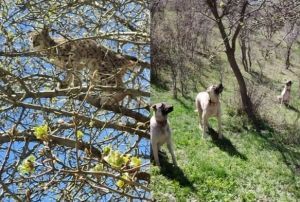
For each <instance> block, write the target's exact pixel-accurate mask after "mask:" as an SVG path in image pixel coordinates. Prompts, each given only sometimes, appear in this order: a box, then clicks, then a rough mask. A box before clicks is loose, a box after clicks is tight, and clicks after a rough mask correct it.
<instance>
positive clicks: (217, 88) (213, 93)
mask: <svg viewBox="0 0 300 202" xmlns="http://www.w3.org/2000/svg"><path fill="white" fill-rule="evenodd" d="M223 89H224V86H223V85H222V83H220V84H218V85H212V86H210V87H208V88H207V90H206V92H208V94H209V97H210V101H211V102H218V100H219V95H220V94H221V93H222V91H223Z"/></svg>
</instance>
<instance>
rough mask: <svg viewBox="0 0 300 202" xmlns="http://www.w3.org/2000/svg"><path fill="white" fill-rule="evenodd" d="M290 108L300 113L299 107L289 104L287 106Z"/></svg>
mask: <svg viewBox="0 0 300 202" xmlns="http://www.w3.org/2000/svg"><path fill="white" fill-rule="evenodd" d="M286 107H287V108H288V109H289V110H292V111H294V112H296V113H300V110H299V109H297V108H295V107H293V106H292V105H288V106H286Z"/></svg>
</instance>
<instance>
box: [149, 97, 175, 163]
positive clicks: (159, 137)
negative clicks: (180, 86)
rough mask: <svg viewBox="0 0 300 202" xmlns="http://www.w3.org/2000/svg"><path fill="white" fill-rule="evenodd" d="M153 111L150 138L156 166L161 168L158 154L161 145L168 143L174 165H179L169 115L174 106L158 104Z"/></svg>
mask: <svg viewBox="0 0 300 202" xmlns="http://www.w3.org/2000/svg"><path fill="white" fill-rule="evenodd" d="M152 109H153V110H154V115H153V116H152V117H151V119H150V137H151V145H152V152H153V156H154V160H155V164H156V165H157V166H160V163H159V158H158V152H159V151H160V147H161V145H163V144H165V143H167V146H168V150H169V152H170V153H171V156H172V160H173V163H174V164H175V165H177V163H176V159H175V155H174V150H173V144H172V139H171V129H170V126H169V123H168V114H169V113H170V112H172V111H173V106H172V105H168V104H166V103H158V104H155V105H153V106H152Z"/></svg>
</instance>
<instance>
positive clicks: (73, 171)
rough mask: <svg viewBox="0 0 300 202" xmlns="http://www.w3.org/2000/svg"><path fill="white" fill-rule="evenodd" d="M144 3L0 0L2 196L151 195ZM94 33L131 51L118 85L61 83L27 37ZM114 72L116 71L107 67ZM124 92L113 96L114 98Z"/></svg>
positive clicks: (58, 72) (60, 74)
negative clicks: (132, 67) (132, 62)
mask: <svg viewBox="0 0 300 202" xmlns="http://www.w3.org/2000/svg"><path fill="white" fill-rule="evenodd" d="M149 16H150V13H149V10H148V8H147V3H146V1H129V0H124V1H114V0H108V1H106V0H105V1H81V0H78V1H17V0H16V1H2V2H1V4H0V157H1V158H0V187H1V188H0V190H1V191H0V200H1V201H2V200H11V199H14V200H16V201H25V200H27V201H43V200H46V199H47V200H48V201H56V200H65V201H68V200H76V201H101V200H132V199H143V200H150V192H149V189H148V183H149V174H148V173H147V172H148V168H149V153H150V151H149V141H148V139H149V134H148V124H149V123H148V121H149V105H148V102H149V95H150V94H149V85H150V84H149V77H150V71H149V57H150V56H149V50H150V47H149V18H150V17H149ZM45 27H47V28H49V30H50V33H49V34H50V36H51V38H54V39H56V38H57V39H58V38H62V39H64V40H67V41H69V42H72V41H76V40H85V39H93V40H95V41H96V42H97V44H99V45H101V46H103V47H106V48H107V50H109V51H112V52H113V53H116V54H121V55H123V56H124V57H128V58H130V59H132V58H134V59H135V61H137V63H136V67H137V68H136V69H135V70H127V71H126V73H125V75H124V77H123V82H124V86H123V87H119V86H108V85H101V82H100V83H96V84H95V83H92V82H91V79H90V78H89V74H87V73H86V70H80V71H76V72H74V73H73V74H75V76H77V77H78V78H80V80H81V82H80V85H77V86H68V87H66V88H58V87H57V83H59V82H61V81H63V79H64V78H65V77H66V74H67V71H66V69H60V68H57V67H56V66H55V65H53V63H52V61H51V59H49V58H48V57H47V55H45V54H44V53H43V52H42V51H36V50H33V49H32V41H30V35H31V33H32V32H41V31H42V29H43V28H45ZM111 76H114V75H111ZM118 93H123V94H125V95H126V96H125V98H124V99H123V100H122V101H120V102H118V103H115V102H113V101H112V100H111V99H109V98H110V97H111V96H113V95H115V94H118Z"/></svg>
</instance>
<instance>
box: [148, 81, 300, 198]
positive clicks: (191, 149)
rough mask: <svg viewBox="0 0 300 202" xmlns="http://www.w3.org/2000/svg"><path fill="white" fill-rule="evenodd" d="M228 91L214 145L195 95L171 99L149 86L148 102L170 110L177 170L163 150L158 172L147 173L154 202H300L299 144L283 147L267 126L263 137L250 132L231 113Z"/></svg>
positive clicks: (164, 148)
mask: <svg viewBox="0 0 300 202" xmlns="http://www.w3.org/2000/svg"><path fill="white" fill-rule="evenodd" d="M225 87H226V85H225ZM230 92H231V91H230V88H227V92H226V89H225V93H224V95H223V97H222V99H223V100H225V103H223V105H222V107H223V115H222V120H223V135H224V136H225V138H224V139H223V140H218V139H217V138H216V137H217V134H216V133H215V132H214V131H213V130H210V134H211V135H212V138H211V139H205V140H204V139H203V138H202V131H200V129H199V128H198V117H197V113H195V112H194V100H193V97H194V96H195V95H196V93H195V94H194V95H191V97H192V98H180V99H178V100H175V99H173V98H172V94H171V92H170V91H167V90H162V89H161V88H159V87H156V86H154V85H152V92H151V102H152V103H156V102H161V101H165V102H168V103H171V104H173V105H174V111H173V112H172V113H171V114H170V116H169V118H170V123H171V128H172V135H173V141H174V147H175V155H176V159H177V161H178V167H177V168H176V167H174V166H173V165H172V163H171V160H170V155H169V152H168V151H167V149H166V147H163V150H164V151H166V154H167V155H168V158H162V161H163V163H162V164H163V166H162V170H161V171H160V170H159V169H158V168H157V167H155V166H153V167H152V171H151V172H152V178H151V189H152V191H153V196H154V198H155V199H156V200H157V201H172V200H176V201H259V200H260V201H297V200H298V201H299V200H300V177H299V174H300V162H299V160H300V149H299V148H300V147H299V145H298V146H297V145H295V144H290V145H285V144H283V142H282V141H281V137H282V134H278V132H275V130H273V129H272V128H271V127H268V126H266V129H265V130H263V131H262V132H256V131H255V130H253V129H252V127H251V125H250V124H247V120H246V119H244V118H242V117H240V116H237V115H235V114H234V112H231V111H232V108H230V105H229V102H228V99H229V97H230V94H231V93H230ZM299 106H300V105H299ZM276 110H277V108H276ZM279 110H281V111H283V112H285V113H286V114H289V113H293V112H290V111H288V109H286V108H280V109H279ZM289 116H292V115H289ZM210 125H211V127H212V128H214V129H216V126H217V122H216V120H215V119H211V120H210Z"/></svg>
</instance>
